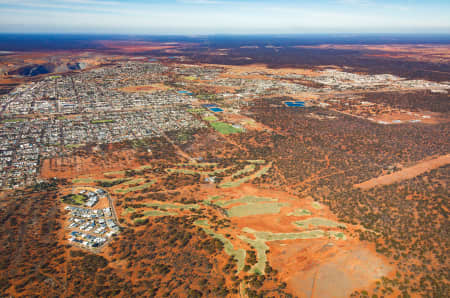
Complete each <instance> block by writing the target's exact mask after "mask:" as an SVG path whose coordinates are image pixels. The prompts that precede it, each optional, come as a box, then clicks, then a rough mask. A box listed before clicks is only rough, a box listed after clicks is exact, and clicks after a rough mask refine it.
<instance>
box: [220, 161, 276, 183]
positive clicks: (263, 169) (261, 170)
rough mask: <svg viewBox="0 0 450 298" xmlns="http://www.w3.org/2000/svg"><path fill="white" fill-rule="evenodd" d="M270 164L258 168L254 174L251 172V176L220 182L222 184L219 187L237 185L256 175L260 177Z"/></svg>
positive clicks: (268, 168)
mask: <svg viewBox="0 0 450 298" xmlns="http://www.w3.org/2000/svg"><path fill="white" fill-rule="evenodd" d="M271 166H272V165H268V166H266V167H264V168H262V169H260V170H258V171H257V172H256V173H255V174H253V175H251V176H247V177H244V178H241V179H239V180H236V181H229V182H225V183H222V184H220V187H221V188H230V187H238V186H240V185H241V184H242V183H246V182H248V181H250V180H252V179H254V178H258V177H261V176H262V175H264V174H266V173H267V172H268V171H269V170H270V167H271Z"/></svg>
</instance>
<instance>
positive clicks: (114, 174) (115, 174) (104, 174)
mask: <svg viewBox="0 0 450 298" xmlns="http://www.w3.org/2000/svg"><path fill="white" fill-rule="evenodd" d="M119 175H125V171H115V172H106V173H103V176H105V177H107V176H119Z"/></svg>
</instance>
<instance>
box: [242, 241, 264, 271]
mask: <svg viewBox="0 0 450 298" xmlns="http://www.w3.org/2000/svg"><path fill="white" fill-rule="evenodd" d="M239 239H241V240H243V241H245V242H247V243H248V244H250V245H251V246H252V247H253V248H254V249H255V250H256V254H257V256H258V261H257V262H256V264H255V265H253V267H252V268H251V269H250V273H254V274H264V271H265V269H266V262H267V255H266V251H267V250H269V246H267V244H266V243H265V242H264V240H261V239H256V240H253V239H250V238H247V237H245V236H239Z"/></svg>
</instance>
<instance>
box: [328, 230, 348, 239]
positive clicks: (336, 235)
mask: <svg viewBox="0 0 450 298" xmlns="http://www.w3.org/2000/svg"><path fill="white" fill-rule="evenodd" d="M328 235H329V236H330V237H334V239H335V240H347V237H346V236H345V234H344V233H342V232H338V231H329V232H328Z"/></svg>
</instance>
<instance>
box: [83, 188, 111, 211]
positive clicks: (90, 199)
mask: <svg viewBox="0 0 450 298" xmlns="http://www.w3.org/2000/svg"><path fill="white" fill-rule="evenodd" d="M78 194H80V195H84V196H86V197H87V201H86V203H85V205H86V206H87V207H89V208H92V207H94V205H95V204H97V203H98V200H99V198H100V197H102V196H105V195H106V191H104V190H103V189H101V188H98V189H96V190H95V192H93V191H89V190H86V189H83V190H80V191H79V192H78Z"/></svg>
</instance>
